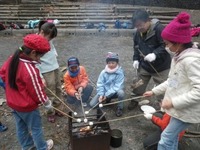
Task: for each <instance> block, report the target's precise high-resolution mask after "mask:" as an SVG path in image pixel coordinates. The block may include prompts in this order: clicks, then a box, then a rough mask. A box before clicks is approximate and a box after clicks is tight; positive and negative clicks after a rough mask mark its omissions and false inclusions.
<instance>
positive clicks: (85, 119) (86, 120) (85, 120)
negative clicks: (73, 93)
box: [80, 96, 88, 123]
mask: <svg viewBox="0 0 200 150" xmlns="http://www.w3.org/2000/svg"><path fill="white" fill-rule="evenodd" d="M80 100H81V107H82V112H83V116H84V122H85V123H87V122H88V119H87V118H86V115H85V109H84V107H83V100H82V96H80Z"/></svg>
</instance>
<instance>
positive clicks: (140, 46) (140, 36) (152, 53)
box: [128, 10, 171, 110]
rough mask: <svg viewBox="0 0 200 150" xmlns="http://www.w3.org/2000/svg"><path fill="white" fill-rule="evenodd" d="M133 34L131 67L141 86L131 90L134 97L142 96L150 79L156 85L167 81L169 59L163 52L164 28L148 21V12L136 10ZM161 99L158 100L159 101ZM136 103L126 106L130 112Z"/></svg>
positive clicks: (155, 22) (156, 20) (168, 55)
mask: <svg viewBox="0 0 200 150" xmlns="http://www.w3.org/2000/svg"><path fill="white" fill-rule="evenodd" d="M133 25H134V27H136V29H137V30H136V33H135V34H134V37H133V38H134V39H133V40H134V55H133V67H134V69H136V70H137V72H138V76H139V79H142V80H143V85H141V86H139V87H138V88H136V89H134V90H133V93H134V94H136V96H140V95H142V94H143V93H144V92H145V90H146V87H147V85H148V83H149V81H150V79H151V78H152V79H153V81H154V82H155V84H156V85H158V84H160V83H162V82H163V81H165V80H166V79H167V75H168V73H169V68H170V63H171V57H170V54H169V53H168V52H167V51H166V50H165V43H164V42H163V40H162V38H161V32H162V30H163V28H164V26H163V25H161V23H160V22H159V20H158V19H152V20H150V18H149V14H148V12H146V11H145V10H137V11H136V12H135V13H134V15H133ZM162 98H163V97H160V98H158V100H161V99H162ZM136 105H137V102H135V101H131V103H130V104H129V106H128V109H129V110H132V109H133V108H134V107H135V106H136Z"/></svg>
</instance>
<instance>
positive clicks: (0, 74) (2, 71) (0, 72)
mask: <svg viewBox="0 0 200 150" xmlns="http://www.w3.org/2000/svg"><path fill="white" fill-rule="evenodd" d="M10 58H11V57H10ZM10 58H9V59H8V60H7V61H6V62H4V64H3V65H2V66H1V69H0V77H1V79H2V80H3V82H5V80H6V79H5V76H6V69H7V68H8V61H9V60H10Z"/></svg>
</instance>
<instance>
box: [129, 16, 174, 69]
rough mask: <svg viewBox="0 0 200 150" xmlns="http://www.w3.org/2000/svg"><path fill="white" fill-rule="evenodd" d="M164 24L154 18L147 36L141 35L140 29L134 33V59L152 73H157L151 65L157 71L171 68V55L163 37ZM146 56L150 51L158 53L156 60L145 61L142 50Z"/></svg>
mask: <svg viewBox="0 0 200 150" xmlns="http://www.w3.org/2000/svg"><path fill="white" fill-rule="evenodd" d="M163 29H164V26H163V25H161V24H160V22H159V21H158V20H157V19H152V21H151V27H150V29H149V30H148V32H147V34H146V36H145V37H143V36H142V35H141V33H140V32H139V31H136V32H135V34H134V36H133V37H134V39H133V40H134V55H133V61H134V60H138V61H139V62H140V66H141V67H142V68H143V69H145V70H146V71H148V72H150V73H156V72H155V70H154V69H153V68H152V67H151V65H152V66H153V67H154V68H155V69H156V71H157V72H161V71H164V70H166V69H169V68H170V64H171V56H170V54H169V53H168V52H167V51H166V50H165V44H164V42H163V40H162V37H161V32H162V30H163ZM138 49H139V50H140V51H141V52H142V53H143V54H144V55H145V56H146V55H148V54H149V53H154V54H155V55H156V60H155V61H153V62H151V65H150V63H149V62H148V61H144V57H143V56H142V55H141V53H140V51H139V50H138Z"/></svg>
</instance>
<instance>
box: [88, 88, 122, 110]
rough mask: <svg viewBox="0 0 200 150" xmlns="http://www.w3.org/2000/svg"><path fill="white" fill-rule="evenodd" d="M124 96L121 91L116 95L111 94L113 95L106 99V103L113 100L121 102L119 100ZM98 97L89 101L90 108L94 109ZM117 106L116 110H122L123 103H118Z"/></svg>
mask: <svg viewBox="0 0 200 150" xmlns="http://www.w3.org/2000/svg"><path fill="white" fill-rule="evenodd" d="M124 95H125V94H124V91H123V90H119V91H117V92H116V93H113V94H111V95H109V96H108V97H107V98H106V101H110V100H111V99H113V98H118V101H121V100H123V99H124ZM99 97H100V96H99V95H98V94H97V95H95V96H94V97H93V99H92V100H91V101H90V107H94V106H95V105H96V104H97V103H98V102H99ZM117 106H118V108H121V109H123V102H120V103H118V105H117Z"/></svg>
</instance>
